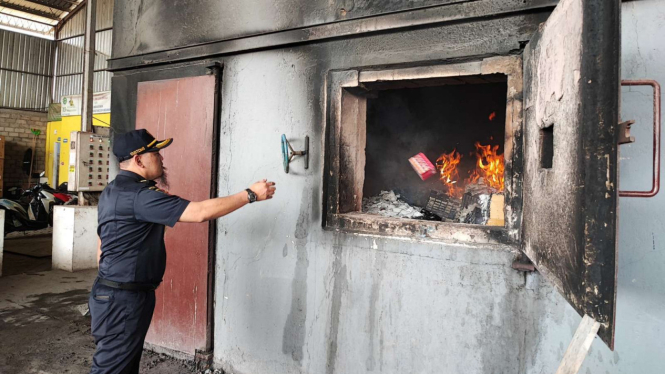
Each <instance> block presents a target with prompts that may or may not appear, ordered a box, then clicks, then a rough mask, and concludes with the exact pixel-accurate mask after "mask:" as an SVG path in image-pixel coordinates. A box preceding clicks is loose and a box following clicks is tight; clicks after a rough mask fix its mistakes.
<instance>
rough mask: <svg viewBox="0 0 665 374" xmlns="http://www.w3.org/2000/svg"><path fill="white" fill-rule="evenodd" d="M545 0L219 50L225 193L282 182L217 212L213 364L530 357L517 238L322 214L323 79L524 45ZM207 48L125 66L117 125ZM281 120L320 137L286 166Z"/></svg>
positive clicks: (285, 365) (293, 135) (291, 368)
mask: <svg viewBox="0 0 665 374" xmlns="http://www.w3.org/2000/svg"><path fill="white" fill-rule="evenodd" d="M117 8H120V7H117ZM548 14H549V11H542V12H528V13H524V14H514V15H511V16H497V17H491V18H484V19H481V20H473V22H452V23H446V24H443V25H436V26H431V27H424V28H415V29H411V30H406V31H405V30H402V31H401V32H394V33H380V34H374V35H366V36H363V37H354V38H346V39H337V40H329V41H326V42H320V43H311V44H306V45H301V46H294V47H289V48H279V49H271V50H265V51H258V52H253V53H244V54H238V55H233V56H227V57H223V58H218V59H217V60H218V61H219V62H220V63H222V64H223V66H224V68H223V69H224V71H223V83H222V103H221V128H220V131H219V134H220V137H221V138H220V147H219V149H220V154H219V165H220V167H219V195H222V196H223V195H228V194H231V193H235V192H237V191H241V190H243V189H244V188H246V187H247V186H248V185H250V184H251V183H252V182H254V181H256V180H258V179H261V178H269V179H272V180H275V181H276V183H277V186H278V194H277V196H276V197H275V198H274V199H273V200H271V201H270V202H265V203H259V204H252V205H251V206H248V207H246V208H243V209H242V210H240V211H238V212H235V213H233V214H231V215H229V216H228V217H225V218H223V219H220V220H219V221H218V234H217V238H218V239H217V252H216V264H217V266H216V283H215V290H216V294H215V300H216V307H215V352H214V355H215V361H216V363H217V364H218V365H219V366H221V367H223V368H224V369H225V370H227V371H229V372H231V373H257V374H260V373H365V372H367V373H369V372H383V373H401V372H439V371H440V368H449V369H450V372H466V373H488V372H500V373H520V372H524V371H520V370H522V369H521V365H522V362H523V361H522V360H521V359H520V357H522V356H523V354H524V352H525V349H526V347H525V345H524V338H525V336H526V327H525V326H524V324H523V323H522V321H523V320H524V319H525V318H526V317H527V316H530V315H531V311H530V309H529V308H527V307H525V306H523V304H525V300H527V299H529V300H531V299H534V298H535V297H536V296H533V295H532V294H531V293H527V292H524V289H525V277H524V275H523V274H522V273H519V272H517V271H515V270H512V269H511V267H510V265H511V263H512V261H513V259H514V258H515V257H516V255H517V252H516V251H515V250H514V249H510V248H507V247H502V246H477V247H471V246H464V245H459V244H457V245H453V244H448V245H446V244H442V243H437V242H432V241H421V240H420V239H418V238H413V239H407V240H405V239H390V238H375V237H370V236H359V235H355V234H350V233H342V232H334V231H326V230H324V229H323V228H322V207H323V204H324V201H326V199H325V198H324V196H323V185H322V183H323V173H324V164H325V155H324V144H325V134H326V118H328V116H327V114H326V107H327V102H328V101H327V97H328V93H327V79H328V77H329V76H330V71H332V70H347V69H352V68H361V67H386V66H394V67H400V66H413V65H421V64H427V63H429V62H441V61H455V60H459V59H461V58H465V59H480V58H481V57H482V56H489V55H507V54H510V53H515V51H519V49H520V42H522V41H525V40H528V39H529V37H530V35H532V34H533V32H534V31H535V30H536V28H537V27H538V24H539V23H541V22H543V21H544V20H545V19H546V17H547V16H548ZM211 60H214V59H211ZM210 62H211V61H205V62H202V63H201V64H199V65H192V66H184V67H176V66H173V65H169V66H165V67H162V68H161V69H160V70H155V69H145V68H144V69H142V70H135V71H127V72H122V73H116V74H115V76H114V78H113V99H112V103H113V104H112V105H113V109H112V110H113V116H112V121H113V127H114V128H115V129H116V131H125V130H127V129H130V128H133V126H134V119H135V112H136V102H135V100H136V99H135V97H136V96H135V95H136V94H135V90H136V85H137V82H139V81H141V80H154V79H169V78H174V77H176V76H179V75H186V74H197V73H198V74H204V73H205V68H204V67H205V66H206V65H208V64H210ZM504 94H505V89H504ZM485 114H486V113H483V116H484V115H485ZM281 134H286V136H287V137H288V138H289V139H290V140H291V141H292V144H293V146H294V148H295V149H299V148H302V145H303V141H304V137H305V136H309V137H310V151H311V158H310V164H309V170H304V168H303V163H302V160H295V161H294V162H293V163H292V164H291V171H290V173H289V174H285V173H284V172H283V170H282V165H281V158H280V150H279V141H280V136H281ZM176 137H177V135H176ZM176 141H177V139H176ZM165 163H166V165H167V166H168V160H165ZM175 250H178V249H175ZM550 292H554V291H552V290H550ZM538 297H540V296H538ZM536 318H537V317H536ZM537 325H538V324H536V326H537ZM508 357H509V359H507V358H508Z"/></svg>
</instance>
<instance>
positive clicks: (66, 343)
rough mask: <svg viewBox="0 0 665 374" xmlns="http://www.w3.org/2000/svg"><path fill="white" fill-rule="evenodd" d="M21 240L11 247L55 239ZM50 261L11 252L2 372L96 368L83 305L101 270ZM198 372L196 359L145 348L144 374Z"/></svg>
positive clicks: (6, 268) (3, 305) (0, 287)
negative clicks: (71, 268)
mask: <svg viewBox="0 0 665 374" xmlns="http://www.w3.org/2000/svg"><path fill="white" fill-rule="evenodd" d="M13 240H17V239H13ZM21 240H24V241H25V242H22V243H18V242H17V243H13V244H14V245H12V244H11V243H10V242H11V240H7V242H6V243H8V244H10V246H9V247H10V248H11V247H13V248H19V247H22V248H24V249H27V250H30V251H32V252H33V253H38V252H39V247H40V246H42V247H43V246H45V245H46V243H48V242H49V241H50V238H49V240H44V239H43V238H42V239H39V238H31V239H27V238H26V239H21ZM16 244H21V245H20V246H19V245H16ZM5 248H7V246H6V247H5ZM42 249H43V248H42ZM19 252H20V250H19ZM42 254H43V253H42ZM50 261H51V259H50V257H30V256H27V255H24V254H14V253H5V259H4V264H3V276H2V277H0V295H2V297H1V298H0V331H1V332H2V333H1V334H0V336H1V339H0V373H39V374H55V373H72V374H79V373H80V374H84V373H88V372H89V371H90V365H91V362H92V355H93V353H94V350H95V345H94V343H93V339H92V336H91V335H90V317H89V316H83V315H82V314H81V312H80V309H81V308H83V309H85V307H87V302H88V294H89V292H90V287H91V286H92V283H93V280H94V279H95V277H96V275H97V270H88V271H82V272H77V273H69V272H65V271H61V270H48V269H50ZM44 268H47V269H46V271H44V270H45V269H44ZM6 274H13V275H6ZM195 372H196V371H195V370H194V368H193V365H192V363H190V362H184V361H180V360H176V359H171V358H169V357H167V356H164V355H159V354H155V353H152V352H148V351H144V354H143V359H142V361H141V373H146V374H157V373H160V374H176V373H178V374H179V373H195Z"/></svg>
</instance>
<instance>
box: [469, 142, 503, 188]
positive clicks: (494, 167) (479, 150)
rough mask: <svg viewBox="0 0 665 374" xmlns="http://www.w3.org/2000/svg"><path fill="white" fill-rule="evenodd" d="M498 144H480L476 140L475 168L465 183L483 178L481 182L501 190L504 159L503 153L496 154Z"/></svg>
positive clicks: (475, 181)
mask: <svg viewBox="0 0 665 374" xmlns="http://www.w3.org/2000/svg"><path fill="white" fill-rule="evenodd" d="M498 150H499V146H498V145H495V146H491V145H481V144H480V143H479V142H476V158H477V160H478V162H477V163H476V169H475V170H474V171H473V173H471V175H470V176H469V178H467V180H466V183H467V184H472V183H477V182H478V179H480V178H483V182H484V183H485V184H486V185H487V186H489V187H490V188H493V189H495V190H497V192H503V189H504V187H505V184H504V174H503V170H504V160H503V155H499V154H497V151H498Z"/></svg>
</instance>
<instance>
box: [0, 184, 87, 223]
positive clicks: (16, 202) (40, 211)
mask: <svg viewBox="0 0 665 374" xmlns="http://www.w3.org/2000/svg"><path fill="white" fill-rule="evenodd" d="M43 175H44V173H43V172H42V174H41V175H40V176H43ZM61 187H62V188H64V192H63V191H57V190H54V189H53V188H52V187H51V186H49V185H48V184H47V183H37V184H36V185H35V186H33V187H32V188H31V189H29V190H27V191H24V190H23V189H22V188H20V187H11V188H10V189H8V192H9V193H8V196H11V197H12V199H0V209H3V210H5V211H6V213H5V234H8V233H10V232H13V231H29V230H40V229H43V228H46V227H47V226H49V225H50V226H53V207H54V206H55V205H71V204H77V203H78V199H77V196H76V195H72V194H69V193H67V192H66V191H67V186H66V185H65V186H62V185H61ZM59 190H60V188H59Z"/></svg>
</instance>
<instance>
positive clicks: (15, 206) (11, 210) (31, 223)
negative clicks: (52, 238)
mask: <svg viewBox="0 0 665 374" xmlns="http://www.w3.org/2000/svg"><path fill="white" fill-rule="evenodd" d="M0 209H2V210H4V211H5V235H7V234H9V233H10V232H14V231H30V230H41V229H44V228H46V227H47V226H48V221H35V220H31V219H30V217H29V215H28V212H27V211H26V210H25V209H24V208H23V207H22V206H21V204H19V203H17V202H16V201H12V200H9V199H0Z"/></svg>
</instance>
